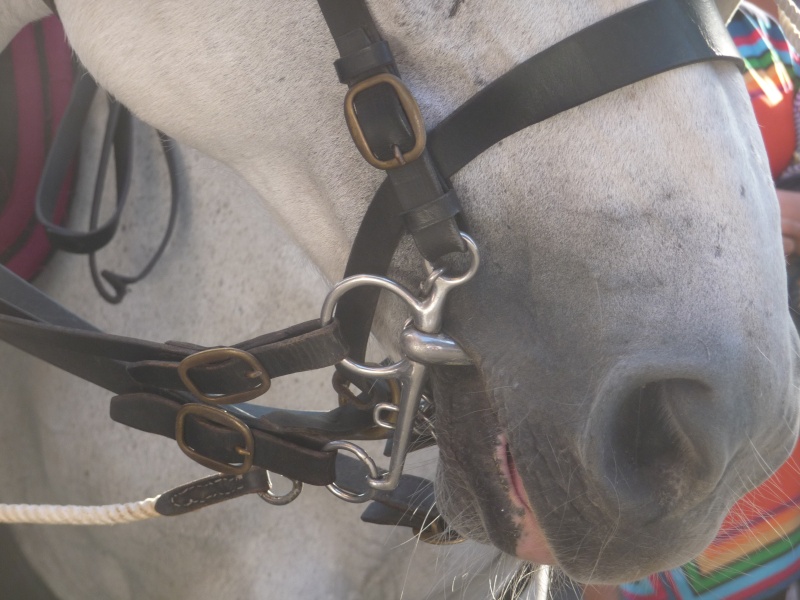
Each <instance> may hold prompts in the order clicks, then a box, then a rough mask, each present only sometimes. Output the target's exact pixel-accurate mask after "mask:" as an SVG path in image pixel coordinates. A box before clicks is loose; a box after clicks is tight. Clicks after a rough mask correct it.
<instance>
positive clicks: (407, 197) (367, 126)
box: [318, 0, 464, 261]
mask: <svg viewBox="0 0 800 600" xmlns="http://www.w3.org/2000/svg"><path fill="white" fill-rule="evenodd" d="M318 2H319V6H320V8H321V10H322V13H323V16H324V17H325V20H326V22H327V24H328V27H329V29H330V31H331V35H332V36H333V38H334V41H335V42H336V46H337V49H338V50H339V53H340V55H341V58H339V59H338V60H337V61H336V62H335V63H334V64H335V66H336V70H337V73H338V74H339V79H340V81H342V82H343V83H347V85H349V86H350V87H352V86H353V85H355V84H357V83H359V82H362V81H364V80H365V79H367V78H368V77H371V76H373V75H376V74H378V73H381V72H383V73H391V74H393V75H399V73H398V71H397V67H396V65H395V64H394V59H393V58H392V54H391V51H390V50H389V45H388V44H387V43H386V41H385V40H383V39H381V37H380V32H379V31H378V28H377V26H376V25H375V23H374V21H373V20H372V16H371V15H370V13H369V10H368V9H367V7H366V4H365V3H364V2H363V0H347V1H345V2H340V1H338V0H318ZM353 105H354V107H355V111H356V114H357V115H358V122H359V125H360V127H361V129H362V131H363V132H364V136H365V137H366V140H367V142H368V146H369V148H370V150H371V151H372V153H373V154H374V155H375V156H376V157H377V158H379V159H380V160H391V159H393V158H395V156H396V155H397V154H402V153H406V152H408V151H410V150H411V149H412V148H413V146H414V143H415V141H416V139H415V136H414V134H413V132H412V128H411V125H410V123H409V118H408V115H406V113H405V110H404V109H403V106H402V105H401V103H400V101H399V100H398V96H397V94H396V92H395V90H394V89H393V88H392V87H391V86H389V85H386V84H381V85H376V86H374V87H370V88H368V89H366V90H364V91H362V92H360V93H359V94H358V95H357V96H356V97H355V98H354V100H353ZM387 176H388V178H389V179H390V180H391V182H392V185H393V186H394V195H395V197H396V198H397V200H398V202H397V205H399V206H400V210H401V212H404V213H413V212H414V211H415V210H416V209H417V208H418V207H420V206H423V205H431V204H432V203H435V202H436V201H437V199H438V198H441V197H443V196H445V195H446V194H448V193H449V194H450V195H449V197H448V200H449V205H450V207H456V208H457V207H458V198H457V196H456V195H455V193H454V192H452V191H451V190H449V185H448V184H447V182H446V180H445V178H444V177H442V176H441V174H440V173H439V172H438V170H437V168H436V166H435V164H434V163H433V161H431V158H430V155H429V154H428V151H427V150H425V151H423V153H422V155H421V156H420V157H419V158H417V159H415V160H413V161H410V162H408V163H407V164H402V166H398V167H395V168H391V169H389V170H388V171H387ZM455 212H456V213H457V212H458V211H457V210H456V211H455ZM428 214H430V211H429V212H428V213H426V212H424V211H423V212H419V213H417V218H416V220H415V229H414V231H413V235H414V241H415V242H416V244H417V247H418V248H419V251H420V252H421V253H422V255H423V256H424V257H425V258H427V259H428V260H430V261H434V260H436V259H437V258H439V257H440V256H442V255H444V254H447V253H450V252H456V251H463V250H464V243H463V240H462V239H461V235H460V233H459V229H458V226H457V225H456V222H455V220H454V219H453V216H454V214H455V213H453V214H452V215H448V216H446V217H444V218H441V214H439V215H437V219H436V220H428V219H427V218H426V216H427V215H428Z"/></svg>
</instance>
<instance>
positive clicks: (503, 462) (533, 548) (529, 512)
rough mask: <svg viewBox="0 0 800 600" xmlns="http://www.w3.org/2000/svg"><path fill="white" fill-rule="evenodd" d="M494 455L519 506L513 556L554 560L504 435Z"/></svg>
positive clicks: (542, 562)
mask: <svg viewBox="0 0 800 600" xmlns="http://www.w3.org/2000/svg"><path fill="white" fill-rule="evenodd" d="M497 441H498V443H497V446H496V448H497V449H496V450H495V452H496V454H495V459H496V462H497V464H498V465H499V467H500V470H501V473H502V475H503V477H505V479H506V481H507V482H508V490H509V497H510V498H511V502H512V504H513V505H514V506H516V507H517V508H520V509H521V515H520V516H515V517H514V521H515V522H516V524H517V526H518V527H519V529H520V537H519V540H518V541H517V548H516V552H515V554H516V556H517V558H521V559H523V560H527V561H529V562H532V563H534V564H539V565H552V564H555V562H556V560H555V557H554V556H553V552H552V550H551V549H550V545H549V544H548V543H547V538H545V535H544V532H543V531H542V528H541V527H540V526H539V521H538V520H537V519H536V515H535V514H534V513H533V509H532V508H531V503H530V500H529V499H528V494H527V493H526V492H525V488H524V487H523V485H522V481H521V480H520V477H519V474H518V473H517V467H516V465H515V463H514V457H513V456H511V451H510V450H509V448H508V441H507V440H506V438H505V436H500V437H499V438H498V440H497Z"/></svg>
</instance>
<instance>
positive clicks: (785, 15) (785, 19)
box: [775, 0, 800, 52]
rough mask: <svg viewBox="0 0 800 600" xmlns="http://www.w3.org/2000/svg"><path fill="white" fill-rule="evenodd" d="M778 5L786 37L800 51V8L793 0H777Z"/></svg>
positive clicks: (779, 17) (779, 19) (779, 18)
mask: <svg viewBox="0 0 800 600" xmlns="http://www.w3.org/2000/svg"><path fill="white" fill-rule="evenodd" d="M775 4H777V5H778V22H779V23H780V24H781V28H782V29H783V33H784V34H785V35H786V39H787V40H789V43H790V44H791V45H792V46H794V48H795V50H797V51H798V52H800V9H798V8H797V5H796V4H795V3H794V2H793V1H792V0H775Z"/></svg>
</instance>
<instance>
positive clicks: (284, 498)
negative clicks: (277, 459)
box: [258, 471, 303, 506]
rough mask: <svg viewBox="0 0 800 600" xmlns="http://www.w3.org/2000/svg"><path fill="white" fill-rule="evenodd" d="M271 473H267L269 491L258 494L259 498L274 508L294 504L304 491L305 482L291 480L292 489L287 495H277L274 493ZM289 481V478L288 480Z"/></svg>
mask: <svg viewBox="0 0 800 600" xmlns="http://www.w3.org/2000/svg"><path fill="white" fill-rule="evenodd" d="M270 475H271V474H270V472H269V471H267V481H268V482H269V489H268V490H267V491H266V492H258V497H259V498H261V499H262V500H263V501H264V502H267V503H268V504H272V505H273V506H285V505H287V504H289V503H290V502H293V501H294V500H295V499H296V498H297V497H298V496H299V495H300V492H302V491H303V482H302V481H297V480H296V479H291V480H290V481H291V482H292V489H291V490H289V491H288V492H287V493H285V494H281V495H277V494H273V493H272V477H271V476H270ZM287 479H288V478H287Z"/></svg>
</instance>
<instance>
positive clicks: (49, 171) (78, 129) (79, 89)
mask: <svg viewBox="0 0 800 600" xmlns="http://www.w3.org/2000/svg"><path fill="white" fill-rule="evenodd" d="M96 92H97V84H96V83H95V82H94V79H92V77H91V76H90V75H89V74H88V73H86V72H85V71H81V73H79V75H78V82H77V83H76V85H75V88H74V90H73V93H72V97H71V98H70V102H69V105H68V107H67V110H66V112H65V115H64V118H63V120H62V121H61V124H60V125H59V128H58V132H57V133H56V137H55V140H54V142H53V145H52V147H51V149H50V151H49V153H48V155H47V161H46V162H45V166H44V170H43V172H42V179H41V181H40V182H39V187H38V189H37V192H36V203H35V205H36V218H37V220H38V221H39V222H40V223H41V224H42V225H43V226H44V229H45V232H46V233H47V236H48V239H49V240H50V242H51V243H52V244H53V246H54V247H55V248H57V249H59V250H65V251H67V252H73V253H76V254H89V268H90V271H91V275H92V281H93V282H94V285H95V288H96V289H97V291H98V293H99V294H100V295H101V296H102V297H103V299H105V300H106V301H108V302H111V303H112V304H117V303H119V302H121V301H122V299H123V297H124V296H125V293H126V291H127V286H128V285H131V284H133V283H136V282H137V281H140V280H141V279H143V278H144V277H146V276H147V275H148V273H150V271H151V270H152V269H153V267H154V266H155V264H156V262H158V260H159V258H161V255H162V254H163V252H164V250H165V248H166V246H167V244H168V243H169V239H170V237H171V236H172V231H173V229H174V227H175V220H176V217H177V209H178V204H179V198H180V196H181V188H180V185H179V184H178V176H177V173H178V171H179V170H180V165H179V158H178V150H177V148H176V144H175V141H174V140H172V138H170V137H168V136H166V135H164V134H162V133H159V134H158V135H159V142H160V144H161V148H162V151H163V153H164V157H165V159H166V162H167V172H168V173H169V177H170V212H169V219H168V221H167V227H166V229H165V231H164V235H163V236H162V239H161V242H160V244H159V246H158V248H157V249H156V251H155V253H154V254H153V256H152V257H151V258H150V260H149V261H148V262H147V264H146V265H145V266H144V268H142V270H141V271H140V272H139V273H138V274H137V275H132V276H130V275H119V274H117V273H112V272H110V271H106V270H104V271H102V272H98V268H97V258H96V254H95V253H96V252H97V251H98V250H100V249H101V248H103V247H104V246H105V245H106V244H108V243H109V242H110V241H111V239H112V238H113V236H114V234H115V233H116V231H117V227H118V226H119V220H120V217H121V216H122V211H123V209H124V207H125V202H126V200H127V197H128V191H129V188H130V177H131V170H132V163H133V133H132V131H133V130H132V127H133V117H132V116H131V114H130V112H129V111H128V109H126V108H125V107H124V106H122V105H121V104H119V103H118V102H116V101H115V100H113V99H110V100H109V103H108V106H109V111H108V119H107V122H106V131H105V135H104V138H103V144H102V146H101V150H100V162H99V165H98V168H97V177H96V178H95V188H94V193H93V195H92V204H91V213H90V217H89V229H88V231H76V230H73V229H68V228H67V227H63V226H60V225H57V224H55V223H54V222H53V215H54V213H55V210H56V205H57V202H58V195H59V192H60V190H61V188H62V186H63V183H64V179H65V177H66V176H67V174H68V173H69V171H70V166H71V164H72V163H73V162H74V161H75V159H76V156H77V153H78V150H79V148H80V141H81V133H82V131H83V128H84V126H85V124H86V120H87V118H88V114H89V109H90V107H91V104H92V99H93V98H94V96H95V94H96ZM112 149H113V151H114V165H115V171H116V186H117V202H116V207H115V210H114V213H113V214H112V215H111V216H110V217H109V218H108V219H107V220H106V221H105V223H103V224H102V225H99V224H98V220H99V214H100V203H101V200H102V197H103V189H104V184H105V177H106V173H107V171H108V162H109V160H110V158H111V151H112ZM103 281H105V282H106V283H107V284H108V285H110V286H111V291H110V292H109V291H108V290H107V289H106V288H105V285H104V283H103Z"/></svg>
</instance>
